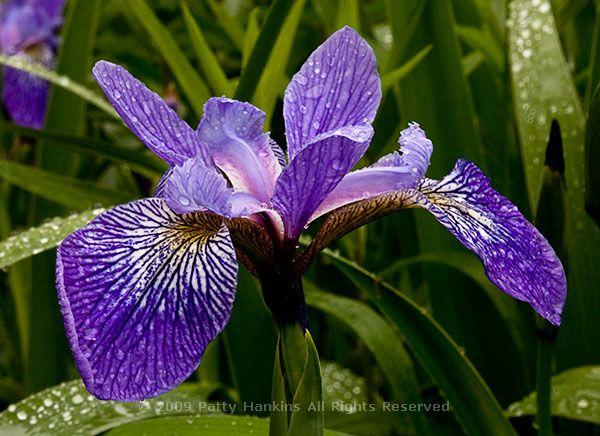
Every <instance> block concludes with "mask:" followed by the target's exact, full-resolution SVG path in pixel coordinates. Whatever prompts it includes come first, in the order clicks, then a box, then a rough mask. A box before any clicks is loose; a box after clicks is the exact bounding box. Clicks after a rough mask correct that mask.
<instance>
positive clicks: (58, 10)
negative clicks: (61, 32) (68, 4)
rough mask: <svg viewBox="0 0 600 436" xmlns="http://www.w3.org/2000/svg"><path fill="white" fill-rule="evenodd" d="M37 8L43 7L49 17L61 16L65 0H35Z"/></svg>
mask: <svg viewBox="0 0 600 436" xmlns="http://www.w3.org/2000/svg"><path fill="white" fill-rule="evenodd" d="M33 3H34V5H35V7H36V8H41V9H42V10H43V11H44V13H45V14H46V15H47V16H48V17H60V15H61V14H62V10H63V7H64V4H65V0H33Z"/></svg>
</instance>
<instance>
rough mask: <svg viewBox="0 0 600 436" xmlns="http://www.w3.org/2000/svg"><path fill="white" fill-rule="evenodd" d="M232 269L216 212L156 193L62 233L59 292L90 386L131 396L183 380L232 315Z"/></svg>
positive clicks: (103, 395)
mask: <svg viewBox="0 0 600 436" xmlns="http://www.w3.org/2000/svg"><path fill="white" fill-rule="evenodd" d="M236 275H237V264H236V258H235V250H234V248H233V245H232V242H231V240H230V237H229V232H228V230H227V228H226V227H224V226H223V225H222V222H221V220H220V219H219V218H218V217H215V216H214V215H212V214H202V213H195V214H186V215H181V216H179V215H176V214H175V213H173V212H172V211H171V210H170V209H169V208H168V207H167V205H166V203H165V201H164V200H162V199H158V198H151V199H145V200H139V201H135V202H132V203H128V204H125V205H121V206H117V207H115V208H114V209H111V210H109V211H107V212H105V213H103V214H102V215H100V216H99V217H97V218H96V219H94V220H93V221H92V222H91V223H89V224H88V225H87V226H86V227H84V228H83V229H81V230H78V231H77V232H75V233H73V234H71V235H70V236H69V237H67V238H66V239H65V240H64V241H63V243H62V244H61V245H60V247H59V249H58V255H57V267H56V276H57V287H58V297H59V302H60V306H61V311H62V314H63V319H64V323H65V328H66V331H67V337H68V340H69V343H70V345H71V349H72V351H73V356H74V358H75V362H76V363H77V367H78V369H79V372H80V373H81V376H82V378H83V382H84V383H85V385H86V387H87V389H88V390H89V391H90V392H91V393H93V394H94V395H95V396H96V397H98V398H100V399H111V400H119V401H132V400H140V399H144V398H148V397H151V396H155V395H159V394H161V393H163V392H166V391H168V390H169V389H172V388H173V387H175V386H176V385H178V384H179V383H181V382H182V381H184V380H185V379H186V378H187V377H189V375H190V374H191V373H192V372H193V371H194V369H195V368H196V367H197V366H198V364H199V362H200V358H201V357H202V354H203V353H204V350H205V349H206V346H207V345H208V343H209V342H210V341H211V340H213V339H214V338H215V336H216V335H217V334H219V332H220V331H221V330H222V329H223V327H224V326H225V324H226V323H227V321H228V319H229V314H230V312H231V307H232V304H233V299H234V295H235V289H236V281H237V279H236Z"/></svg>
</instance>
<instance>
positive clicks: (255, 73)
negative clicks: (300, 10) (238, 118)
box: [235, 0, 294, 101]
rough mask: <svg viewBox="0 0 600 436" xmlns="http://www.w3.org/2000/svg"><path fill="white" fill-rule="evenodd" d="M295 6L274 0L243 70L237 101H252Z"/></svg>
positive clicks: (290, 0) (282, 0)
mask: <svg viewBox="0 0 600 436" xmlns="http://www.w3.org/2000/svg"><path fill="white" fill-rule="evenodd" d="M293 5H294V1H293V0H274V1H273V3H272V4H271V7H270V8H269V13H268V14H267V18H265V22H264V23H263V25H262V27H261V28H260V33H259V34H258V37H257V39H256V43H255V44H254V47H253V48H252V53H250V56H249V58H248V62H246V65H245V66H244V69H243V70H242V75H241V76H240V80H239V82H238V86H237V89H236V91H235V98H236V99H237V100H242V101H250V100H252V97H253V96H254V91H255V90H256V87H257V86H258V82H259V80H260V77H261V74H262V72H263V70H264V68H265V65H266V64H267V61H268V59H269V54H270V53H271V51H272V49H273V46H274V45H275V42H276V40H277V38H278V36H279V33H280V32H281V30H282V29H283V24H284V22H285V19H286V17H287V16H288V14H289V12H290V10H291V9H292V6H293Z"/></svg>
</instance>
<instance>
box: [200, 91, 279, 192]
mask: <svg viewBox="0 0 600 436" xmlns="http://www.w3.org/2000/svg"><path fill="white" fill-rule="evenodd" d="M264 123H265V113H264V112H263V111H261V110H260V109H258V108H256V107H255V106H253V105H251V104H250V103H243V102H240V101H236V100H231V99H228V98H217V97H213V98H211V99H209V100H208V101H207V102H206V104H205V105H204V116H203V117H202V120H201V121H200V124H199V125H198V135H199V136H200V139H201V140H202V141H203V142H204V143H205V144H206V145H207V156H206V159H207V161H208V159H212V160H213V161H214V163H215V164H216V165H217V166H218V167H219V168H220V169H221V170H222V171H223V172H224V173H225V174H226V175H227V177H228V178H229V180H230V182H231V184H232V185H233V187H234V188H236V190H239V191H244V192H248V193H250V194H252V195H253V196H255V197H256V198H259V199H260V200H261V201H264V202H266V201H268V200H269V198H270V197H271V195H273V188H274V187H275V180H277V177H278V176H279V174H280V173H281V165H280V164H279V162H278V161H277V158H276V156H275V154H274V153H273V149H272V148H271V143H270V141H269V134H268V133H263V125H264Z"/></svg>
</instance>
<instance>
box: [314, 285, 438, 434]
mask: <svg viewBox="0 0 600 436" xmlns="http://www.w3.org/2000/svg"><path fill="white" fill-rule="evenodd" d="M304 285H305V292H306V294H305V295H306V302H307V303H308V304H309V305H310V306H312V307H315V308H317V309H319V310H321V311H323V312H325V313H326V314H327V315H329V316H332V317H334V318H336V319H337V320H339V321H341V322H342V323H343V324H344V325H345V326H346V327H347V328H349V329H350V330H352V331H353V332H354V333H355V334H356V335H357V336H358V337H359V338H360V340H361V341H362V342H363V343H364V344H365V345H366V346H367V348H368V349H369V351H371V353H373V356H374V357H375V360H376V362H377V364H378V365H379V367H380V368H381V370H382V372H383V374H384V375H385V376H386V378H387V379H388V382H389V384H390V387H391V389H392V393H393V398H394V400H395V401H397V402H398V403H401V402H402V403H415V404H417V403H421V402H422V401H423V400H422V398H421V395H420V393H419V390H420V389H419V384H418V383H417V377H416V373H415V369H414V365H413V362H412V359H411V358H410V356H409V355H408V352H407V351H406V350H405V349H404V344H403V342H404V341H403V338H402V336H401V335H400V334H399V333H398V331H397V330H395V329H393V328H392V327H391V326H390V325H389V324H388V323H387V322H386V321H385V320H384V319H383V318H382V317H381V316H379V315H378V314H377V313H376V312H375V311H374V310H373V309H371V308H370V307H369V306H367V305H366V304H364V303H361V302H359V301H356V300H353V299H350V298H345V297H340V296H337V295H334V294H330V293H326V292H322V291H319V289H318V288H317V287H316V285H314V284H313V283H312V282H310V281H309V280H307V279H304ZM326 389H327V387H326ZM410 418H411V420H412V421H413V425H414V428H415V430H416V431H417V432H418V433H419V434H426V433H427V431H428V426H427V421H426V419H425V417H424V416H423V415H422V414H421V413H414V414H411V415H410Z"/></svg>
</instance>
